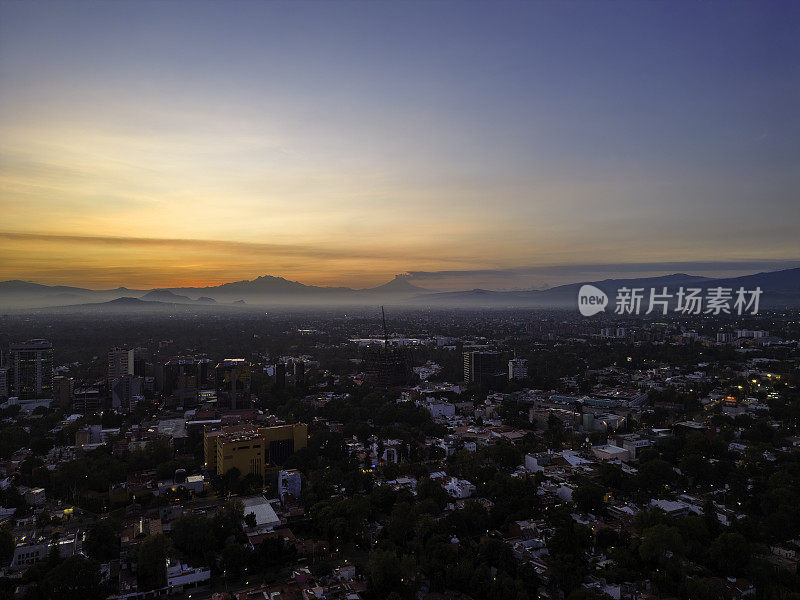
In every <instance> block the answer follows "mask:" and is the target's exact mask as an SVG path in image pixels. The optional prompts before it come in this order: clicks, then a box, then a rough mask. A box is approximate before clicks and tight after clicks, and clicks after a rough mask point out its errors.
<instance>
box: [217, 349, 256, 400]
mask: <svg viewBox="0 0 800 600" xmlns="http://www.w3.org/2000/svg"><path fill="white" fill-rule="evenodd" d="M214 380H215V382H216V386H217V405H218V406H223V407H226V408H232V409H237V408H247V407H248V406H250V363H248V362H247V361H246V360H245V359H243V358H226V359H225V360H223V361H222V362H221V363H219V364H218V365H217V368H216V369H215V370H214Z"/></svg>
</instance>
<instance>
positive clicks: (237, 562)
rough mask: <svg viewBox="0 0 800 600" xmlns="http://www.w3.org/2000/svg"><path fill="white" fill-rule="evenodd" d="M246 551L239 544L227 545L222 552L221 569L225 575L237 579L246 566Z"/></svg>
mask: <svg viewBox="0 0 800 600" xmlns="http://www.w3.org/2000/svg"><path fill="white" fill-rule="evenodd" d="M248 554H249V552H248V550H247V548H245V547H244V546H242V545H241V544H228V545H227V546H225V548H224V549H223V550H222V568H223V569H225V571H226V573H227V575H229V576H232V577H238V576H239V575H241V574H242V573H243V572H244V567H245V565H246V564H247V558H248Z"/></svg>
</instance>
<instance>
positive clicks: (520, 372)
mask: <svg viewBox="0 0 800 600" xmlns="http://www.w3.org/2000/svg"><path fill="white" fill-rule="evenodd" d="M526 377H528V361H527V360H525V359H524V358H512V359H511V360H510V361H508V379H509V381H511V380H513V379H525V378H526Z"/></svg>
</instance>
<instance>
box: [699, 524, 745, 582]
mask: <svg viewBox="0 0 800 600" xmlns="http://www.w3.org/2000/svg"><path fill="white" fill-rule="evenodd" d="M708 553H709V558H710V559H711V563H712V564H713V565H714V568H715V569H717V571H718V572H720V573H721V574H723V575H726V576H738V575H741V574H742V572H743V571H744V569H745V567H746V566H747V563H748V562H749V561H750V545H749V544H748V543H747V539H746V538H745V537H744V536H743V535H742V534H740V533H723V534H722V535H720V536H719V537H718V538H717V539H715V540H714V542H713V543H712V544H711V548H710V549H709V552H708Z"/></svg>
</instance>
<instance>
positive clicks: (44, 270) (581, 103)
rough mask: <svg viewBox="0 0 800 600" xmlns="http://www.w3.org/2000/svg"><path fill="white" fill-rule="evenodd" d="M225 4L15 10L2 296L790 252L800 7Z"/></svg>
mask: <svg viewBox="0 0 800 600" xmlns="http://www.w3.org/2000/svg"><path fill="white" fill-rule="evenodd" d="M233 6H234V7H235V9H234V10H230V9H229V7H228V6H227V5H226V6H224V7H223V6H222V5H220V4H215V3H191V4H189V3H180V2H175V3H169V4H166V3H136V4H132V3H131V4H116V5H113V6H112V5H103V4H90V3H70V2H65V3H59V4H36V3H30V4H19V3H8V2H4V3H2V4H0V11H1V12H2V17H3V18H2V19H0V82H3V85H2V86H1V87H0V199H1V200H0V206H2V211H3V215H4V219H3V223H2V225H0V280H9V279H22V280H26V281H36V282H38V283H45V284H50V285H57V284H67V285H78V286H85V287H92V288H114V287H117V286H121V285H123V286H127V287H131V288H150V287H168V286H170V287H171V286H204V285H215V284H220V283H224V282H228V281H236V280H242V279H253V278H255V277H257V276H259V275H265V274H266V275H275V276H282V277H285V278H287V279H290V280H295V281H301V282H303V283H306V284H315V285H347V286H350V287H354V288H363V287H371V286H374V285H377V284H380V283H384V282H385V281H386V280H387V279H389V278H391V276H392V275H393V274H395V273H410V274H411V275H412V278H411V280H412V281H414V282H415V283H416V284H418V285H421V286H422V287H429V288H432V289H440V290H448V289H470V288H475V287H485V288H491V289H513V288H523V289H528V288H532V287H541V286H544V285H549V286H553V285H559V284H562V283H569V282H573V281H578V280H581V279H598V278H604V277H614V276H630V277H635V276H645V275H654V274H663V273H667V272H680V271H684V272H690V273H692V274H699V275H709V276H714V275H720V276H726V275H740V274H746V273H752V272H756V271H766V270H773V269H780V268H788V267H792V266H796V265H797V264H798V261H800V248H798V244H797V236H796V224H797V223H798V222H799V220H800V203H798V202H797V197H796V190H797V189H798V187H799V186H798V183H800V181H799V179H800V176H798V174H797V172H796V165H797V164H798V162H800V161H799V160H798V159H800V148H798V145H797V143H796V140H797V139H798V138H799V137H800V136H799V134H800V120H799V119H798V116H797V114H796V109H795V107H796V106H797V104H798V103H800V91H799V90H800V86H798V71H797V67H796V58H797V56H799V55H800V41H798V39H797V36H796V35H794V31H796V26H797V24H798V23H799V22H800V9H799V8H798V7H797V5H793V4H791V3H773V4H770V5H769V10H765V9H763V5H756V4H753V3H708V4H703V5H697V4H689V3H675V4H669V5H662V4H655V3H647V4H644V3H642V4H603V5H602V6H597V5H593V4H589V3H569V4H566V3H559V4H556V3H530V4H528V3H526V4H522V3H503V4H501V5H499V6H500V9H499V10H498V6H497V5H493V6H492V7H488V6H484V5H478V4H463V3H457V4H452V3H436V4H422V3H400V4H388V3H386V4H383V3H382V4H371V3H369V4H368V3H335V4H331V3H305V4H301V5H296V4H295V5H289V4H284V3H268V4H267V3H264V4H256V3H241V4H234V5H233ZM693 267H694V268H693Z"/></svg>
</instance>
